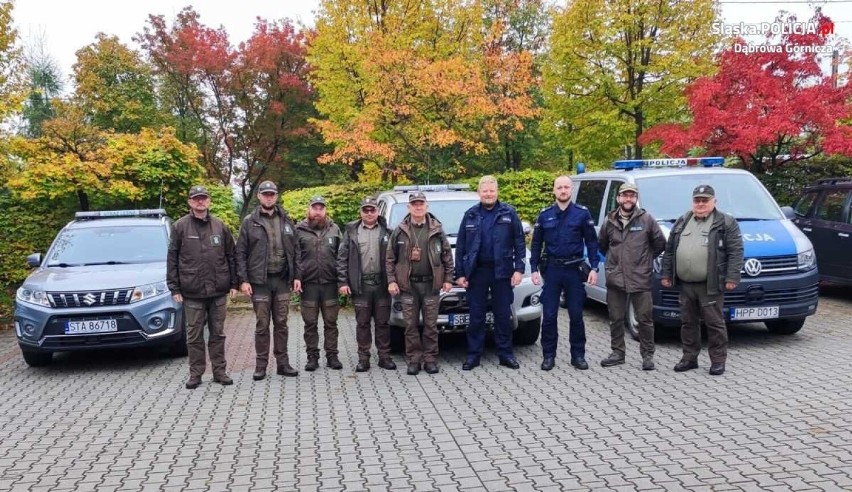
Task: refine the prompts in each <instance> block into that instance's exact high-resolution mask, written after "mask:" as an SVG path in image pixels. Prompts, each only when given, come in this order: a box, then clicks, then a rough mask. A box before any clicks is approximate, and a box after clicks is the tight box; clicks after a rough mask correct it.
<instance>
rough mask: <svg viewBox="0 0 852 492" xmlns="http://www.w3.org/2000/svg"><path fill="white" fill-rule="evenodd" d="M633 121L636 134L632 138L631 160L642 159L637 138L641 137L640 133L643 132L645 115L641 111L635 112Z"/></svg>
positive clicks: (640, 147)
mask: <svg viewBox="0 0 852 492" xmlns="http://www.w3.org/2000/svg"><path fill="white" fill-rule="evenodd" d="M633 121H634V122H635V123H636V132H635V135H634V137H633V158H634V159H642V144H640V143H639V137H641V136H642V132H643V131H645V114H644V113H643V112H642V110H641V109H637V110H636V115H635V116H634V117H633Z"/></svg>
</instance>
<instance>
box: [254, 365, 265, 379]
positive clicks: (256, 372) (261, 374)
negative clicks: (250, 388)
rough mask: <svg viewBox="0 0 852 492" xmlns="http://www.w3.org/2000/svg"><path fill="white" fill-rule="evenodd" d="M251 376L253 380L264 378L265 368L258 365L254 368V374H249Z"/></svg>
mask: <svg viewBox="0 0 852 492" xmlns="http://www.w3.org/2000/svg"><path fill="white" fill-rule="evenodd" d="M251 378H252V379H254V380H255V381H260V380H262V379H264V378H266V369H264V368H262V367H258V368H257V369H255V370H254V374H252V375H251Z"/></svg>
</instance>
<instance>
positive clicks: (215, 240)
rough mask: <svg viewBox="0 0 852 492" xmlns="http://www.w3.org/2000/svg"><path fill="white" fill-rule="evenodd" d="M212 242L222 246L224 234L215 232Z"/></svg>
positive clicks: (214, 244) (211, 237)
mask: <svg viewBox="0 0 852 492" xmlns="http://www.w3.org/2000/svg"><path fill="white" fill-rule="evenodd" d="M210 244H212V245H213V246H221V245H222V236H220V235H218V234H215V235H213V236H210Z"/></svg>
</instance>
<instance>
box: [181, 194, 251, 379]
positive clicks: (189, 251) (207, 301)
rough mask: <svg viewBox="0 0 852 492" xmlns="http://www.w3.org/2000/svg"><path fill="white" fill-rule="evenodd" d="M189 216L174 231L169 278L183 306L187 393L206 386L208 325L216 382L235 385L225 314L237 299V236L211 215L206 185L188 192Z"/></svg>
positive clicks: (182, 219)
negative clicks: (228, 363) (228, 358)
mask: <svg viewBox="0 0 852 492" xmlns="http://www.w3.org/2000/svg"><path fill="white" fill-rule="evenodd" d="M189 208H190V210H191V211H190V213H188V214H187V215H184V216H183V217H181V218H180V219H178V221H177V222H175V223H174V225H173V226H172V234H171V238H170V241H169V251H168V256H167V260H166V278H167V284H168V287H169V290H170V291H171V293H172V297H173V298H174V300H175V302H181V303H183V308H184V321H185V323H186V346H187V349H188V351H189V379H188V380H187V381H186V387H187V389H195V388H197V387H198V386H199V385H200V384H201V375H202V374H204V371H205V369H206V368H207V357H206V354H205V350H204V325H205V324H206V325H207V329H208V331H209V337H208V338H209V340H208V342H207V348H208V349H209V350H210V363H211V365H212V366H213V380H214V381H216V382H217V383H219V384H221V385H225V386H227V385H230V384H234V381H233V380H232V379H231V378H230V376H228V374H227V372H226V367H225V313H226V309H227V306H228V295H229V294H230V296H231V297H234V296H235V295H236V294H237V267H236V262H235V259H234V237H233V235H231V230H230V229H228V226H226V225H225V224H224V223H223V222H222V221H221V220H219V219H218V218H216V217H214V216H213V215H211V214H210V212H209V211H208V209H209V208H210V194H209V193H207V189H206V188H204V187H203V186H193V187H192V188H191V189H190V190H189Z"/></svg>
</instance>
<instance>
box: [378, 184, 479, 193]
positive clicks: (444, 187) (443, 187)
mask: <svg viewBox="0 0 852 492" xmlns="http://www.w3.org/2000/svg"><path fill="white" fill-rule="evenodd" d="M469 189H470V185H469V184H467V183H457V184H433V185H402V186H394V187H393V191H407V192H412V191H460V190H469Z"/></svg>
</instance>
